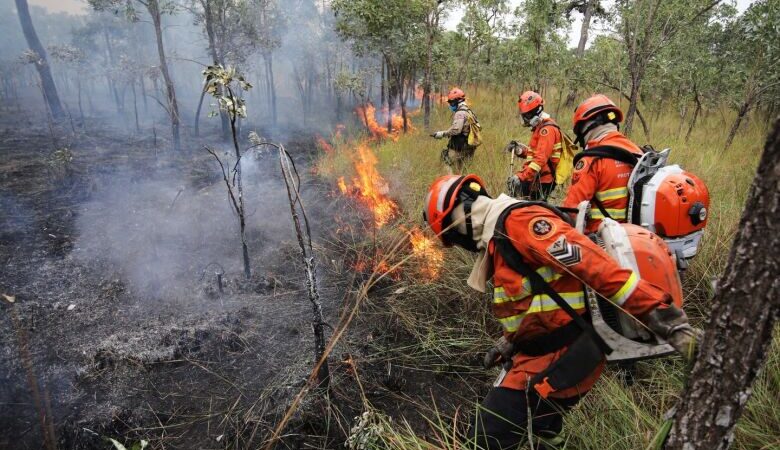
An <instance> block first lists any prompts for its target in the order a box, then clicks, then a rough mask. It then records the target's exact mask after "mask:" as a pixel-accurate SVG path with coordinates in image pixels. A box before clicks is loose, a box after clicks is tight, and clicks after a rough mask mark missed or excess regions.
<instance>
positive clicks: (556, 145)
mask: <svg viewBox="0 0 780 450" xmlns="http://www.w3.org/2000/svg"><path fill="white" fill-rule="evenodd" d="M562 148H563V145H561V143H560V142H559V143H557V144H555V145H553V150H560V149H562Z"/></svg>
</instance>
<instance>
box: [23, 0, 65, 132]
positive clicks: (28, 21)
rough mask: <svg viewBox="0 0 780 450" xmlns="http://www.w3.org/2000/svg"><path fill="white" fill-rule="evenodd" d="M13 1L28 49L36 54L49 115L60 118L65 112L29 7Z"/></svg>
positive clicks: (24, 0) (25, 2) (25, 3)
mask: <svg viewBox="0 0 780 450" xmlns="http://www.w3.org/2000/svg"><path fill="white" fill-rule="evenodd" d="M15 1H16V11H17V13H18V14H19V22H20V23H21V25H22V32H23V33H24V38H25V39H26V40H27V45H29V46H30V49H32V51H34V52H35V53H37V55H38V61H37V62H36V63H35V69H36V70H37V71H38V76H39V77H40V79H41V86H42V87H41V89H42V90H43V93H44V95H45V97H46V103H47V104H48V108H49V111H51V115H52V117H54V119H55V120H59V119H62V118H64V117H65V112H64V110H63V109H62V104H61V103H60V96H59V95H58V94H57V86H56V85H55V84H54V78H53V77H52V76H51V68H50V67H49V62H48V59H47V58H46V51H45V50H44V49H43V45H42V44H41V41H40V40H39V39H38V33H36V32H35V26H34V25H33V22H32V17H30V8H29V7H28V6H27V0H15Z"/></svg>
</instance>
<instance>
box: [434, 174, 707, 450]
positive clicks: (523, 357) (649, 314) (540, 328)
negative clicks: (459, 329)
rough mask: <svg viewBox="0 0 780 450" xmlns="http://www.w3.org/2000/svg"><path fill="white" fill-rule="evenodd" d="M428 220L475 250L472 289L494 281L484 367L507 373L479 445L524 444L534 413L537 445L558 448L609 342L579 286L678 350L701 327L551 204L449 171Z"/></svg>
mask: <svg viewBox="0 0 780 450" xmlns="http://www.w3.org/2000/svg"><path fill="white" fill-rule="evenodd" d="M424 218H425V220H426V222H427V223H428V224H429V225H430V227H431V229H432V230H433V231H434V232H435V233H436V234H437V235H439V237H440V238H441V240H442V242H443V244H444V245H445V246H452V245H458V246H460V247H462V248H465V249H467V250H470V251H472V252H475V253H478V254H479V256H478V257H477V261H476V263H475V265H474V269H473V270H472V273H471V275H470V276H469V280H468V283H469V285H470V286H472V287H473V288H474V289H476V290H478V291H481V292H485V291H486V288H487V282H488V280H489V279H491V278H492V280H493V286H494V287H493V313H494V315H495V317H496V319H497V320H498V321H499V322H500V323H501V325H502V327H503V336H502V337H501V338H500V339H499V340H498V342H497V344H496V346H495V347H494V348H493V349H491V350H490V351H489V352H488V353H487V355H486V356H485V365H486V367H490V366H493V365H496V364H503V365H504V370H503V371H502V372H501V375H500V376H499V379H498V380H497V381H496V383H495V384H494V387H493V388H492V389H491V390H490V392H489V393H488V394H487V397H486V398H485V399H484V401H483V403H482V406H481V407H480V410H479V412H478V413H477V414H476V416H475V419H474V421H473V422H472V424H471V428H470V430H469V434H468V439H471V440H475V441H476V443H477V444H478V445H479V446H480V447H481V448H487V449H491V450H492V449H515V448H516V447H517V446H518V445H519V444H520V443H522V442H526V441H527V437H525V435H524V434H525V429H526V427H527V424H528V411H529V410H530V411H531V414H532V425H533V433H534V435H535V436H536V437H537V438H538V439H539V440H540V444H541V445H547V446H554V445H555V443H556V440H559V439H560V437H559V432H560V430H561V428H562V421H563V417H562V413H563V412H564V411H566V410H568V409H570V408H571V407H573V406H574V405H575V404H576V403H577V402H578V401H579V399H580V398H581V397H582V396H583V395H585V393H587V392H588V390H590V388H591V387H592V386H593V384H594V383H595V382H596V380H597V379H598V378H599V375H600V374H601V372H602V369H603V366H604V361H605V358H604V353H603V352H602V351H601V350H602V349H603V346H601V345H599V342H598V340H599V339H600V337H598V336H594V335H595V331H594V330H593V328H592V327H590V325H589V323H588V322H587V320H588V313H587V310H586V308H585V302H586V293H585V292H584V288H583V283H585V284H587V285H588V286H590V287H591V288H592V289H595V290H596V292H598V293H599V294H600V295H602V296H603V297H604V298H606V299H609V300H610V301H612V302H613V303H615V304H616V305H619V306H620V307H621V308H623V309H625V310H626V311H627V312H629V313H631V314H633V315H634V316H636V317H637V318H639V319H640V320H641V321H642V322H643V323H645V324H646V325H647V326H648V327H649V328H650V329H651V330H652V331H653V332H655V333H656V334H657V335H659V336H661V337H662V338H664V339H666V340H667V341H668V342H669V343H670V344H671V345H672V346H673V347H674V348H675V349H677V350H678V351H680V352H687V351H690V349H691V348H692V347H691V345H692V343H693V342H694V337H695V331H696V330H694V329H693V328H692V327H691V326H690V325H689V324H688V320H687V317H686V316H685V313H684V312H683V311H682V310H681V309H679V308H677V307H676V306H674V305H673V304H671V298H670V295H669V294H667V293H666V292H665V291H664V290H662V289H661V288H659V287H657V286H655V285H653V284H650V283H648V282H647V281H644V280H642V279H640V278H639V277H638V276H637V274H635V273H634V272H633V271H632V270H630V269H625V268H622V267H620V266H619V265H618V264H617V263H616V262H615V261H614V260H613V259H611V258H610V256H609V255H607V253H605V252H604V250H602V249H601V247H599V246H598V245H596V244H594V243H593V242H592V241H591V240H590V239H589V238H588V237H586V236H585V235H583V234H581V233H579V232H578V231H577V230H576V229H574V228H573V227H572V226H571V224H570V223H569V217H568V215H566V214H564V213H562V212H560V211H558V210H557V209H555V208H554V207H552V206H550V205H547V204H546V203H542V202H526V201H519V200H516V199H514V198H511V197H509V196H507V195H504V194H502V195H501V196H499V197H498V198H496V199H493V198H491V197H489V196H488V194H487V192H486V191H485V188H484V184H483V182H482V180H481V179H480V178H479V177H477V176H476V175H466V176H457V175H448V176H443V177H441V178H439V179H437V180H436V181H435V182H434V183H433V185H432V186H431V188H430V191H429V192H428V194H427V197H426V199H425V210H424ZM540 280H543V281H540ZM544 285H546V288H545V287H544ZM545 289H547V290H545ZM550 290H552V291H550ZM588 327H590V329H589V330H588ZM601 344H603V341H601ZM604 345H605V344H604ZM607 351H608V350H607ZM537 448H554V447H542V446H540V447H537Z"/></svg>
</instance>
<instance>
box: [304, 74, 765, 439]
mask: <svg viewBox="0 0 780 450" xmlns="http://www.w3.org/2000/svg"><path fill="white" fill-rule="evenodd" d="M607 94H608V95H609V93H607ZM552 97H553V98H557V97H556V96H552ZM514 101H515V99H514V97H511V96H508V95H505V96H502V95H498V94H496V93H495V92H492V91H489V90H486V89H481V90H479V91H478V93H477V95H474V96H472V97H469V103H470V105H471V107H472V108H473V110H474V111H475V112H476V114H477V115H478V117H479V120H480V122H481V123H482V125H483V134H484V144H483V145H482V146H481V147H480V148H479V149H478V150H477V152H476V155H475V158H474V161H473V163H472V164H471V166H470V167H469V169H468V171H469V172H473V173H476V174H478V175H480V176H481V177H482V178H483V179H484V180H485V182H486V184H487V187H488V190H489V192H491V193H493V194H497V193H499V192H501V191H502V190H503V188H504V184H505V180H506V178H507V177H508V176H509V159H508V155H506V154H505V153H503V151H502V149H503V147H504V146H505V144H506V143H507V142H508V141H509V140H511V139H517V140H520V141H527V140H528V138H529V137H530V133H529V131H528V129H526V128H523V127H522V126H521V124H520V121H519V120H518V119H517V116H516V109H515V103H514ZM548 103H554V102H548ZM554 106H555V105H553V107H550V106H548V108H547V109H548V112H549V113H550V114H551V115H552V116H553V118H555V119H556V120H557V121H558V123H559V124H561V126H562V128H563V129H564V130H570V128H571V115H572V111H570V110H568V109H563V108H561V110H556V109H557V108H554ZM643 112H644V113H645V115H646V118H647V119H648V121H649V125H650V131H651V135H650V136H649V137H648V136H645V135H644V134H643V132H642V130H641V127H638V128H637V129H636V130H635V132H634V134H633V136H632V137H633V139H634V140H635V141H636V142H637V143H638V144H640V145H641V144H646V143H649V144H652V145H653V146H654V147H655V148H656V149H661V148H666V147H669V148H671V149H672V155H671V160H672V162H674V163H680V164H681V165H683V167H685V168H686V169H688V170H690V171H691V172H693V173H695V174H697V175H698V176H699V177H701V178H702V179H703V180H704V181H705V183H706V184H707V186H708V188H709V190H710V195H711V198H712V204H711V207H710V210H711V212H710V219H709V224H708V228H707V231H706V237H705V241H704V244H703V248H702V250H701V252H700V254H699V255H698V256H697V257H696V259H695V260H694V261H693V263H692V264H691V267H690V269H689V270H688V273H687V276H686V278H685V293H686V309H687V310H688V312H689V314H691V316H692V317H693V318H694V320H696V321H697V322H699V323H700V324H701V323H703V322H704V321H705V318H706V317H707V313H708V310H709V303H708V300H707V299H709V298H710V296H711V293H712V286H713V281H714V280H715V279H716V278H717V277H718V276H719V275H720V274H721V273H722V271H723V270H724V268H725V265H726V261H727V258H728V252H729V248H730V246H731V242H732V240H733V237H734V234H735V232H736V230H737V226H738V223H739V219H740V215H741V212H742V205H743V204H744V202H745V199H746V196H747V191H748V188H749V186H750V183H751V181H752V179H753V175H754V173H755V167H756V164H757V163H758V160H759V157H760V152H761V150H762V148H763V143H764V139H765V134H766V128H767V124H766V123H765V121H764V120H761V119H760V118H759V117H754V118H752V120H750V121H749V122H748V123H747V124H746V125H744V126H743V128H742V129H741V131H740V133H739V134H738V135H737V137H736V139H735V141H734V145H733V146H732V148H730V149H729V150H728V151H723V150H722V148H723V144H724V142H725V140H726V134H727V132H728V129H729V126H730V124H731V120H732V119H733V113H732V112H731V111H729V110H727V109H722V110H721V109H718V110H712V111H707V112H706V113H705V114H704V116H703V117H701V118H700V120H699V124H698V125H697V127H696V128H695V129H694V130H693V132H692V134H691V136H690V139H689V140H688V142H686V140H685V134H686V131H687V123H683V124H681V121H680V116H679V114H678V112H677V111H673V110H662V111H656V110H654V109H653V108H652V105H650V106H649V107H647V108H646V110H645V111H643ZM449 119H450V113H449V111H448V110H447V108H446V107H441V106H440V107H437V108H435V109H434V111H433V115H432V124H433V126H432V127H431V129H430V130H424V129H422V125H421V122H422V118H421V117H419V116H415V117H413V119H412V120H413V121H414V123H415V126H416V127H417V129H416V131H414V132H412V133H409V134H406V135H403V136H401V137H400V138H399V139H398V140H397V141H395V142H392V141H387V142H383V143H379V144H375V145H374V152H375V153H376V155H377V157H378V161H379V162H378V165H377V166H378V170H379V173H381V174H382V176H383V177H384V178H385V179H386V180H387V182H388V184H389V186H390V191H389V193H390V196H392V197H393V198H394V199H395V200H396V201H397V202H398V204H399V206H400V217H398V218H397V220H396V222H395V223H394V224H393V225H392V226H388V227H385V228H384V229H381V230H372V231H371V232H370V233H369V234H370V235H371V238H370V240H371V245H370V246H367V245H366V244H365V242H363V244H359V243H355V242H353V243H351V244H350V245H349V246H348V247H351V249H350V251H353V252H366V251H368V250H367V248H369V247H370V248H371V250H370V251H371V252H374V253H377V252H380V253H381V251H382V242H389V241H391V239H388V237H389V236H390V235H392V234H394V233H398V232H400V231H399V230H403V229H408V228H410V227H413V226H415V225H417V226H421V225H422V224H421V220H420V211H421V208H422V203H423V198H424V196H425V194H426V192H427V188H428V186H429V185H430V183H431V182H432V181H433V180H434V179H435V178H436V177H437V176H440V175H442V174H444V173H445V167H444V166H443V165H442V164H441V162H440V161H439V154H440V151H441V149H442V148H443V147H444V146H445V142H444V141H443V140H442V141H437V140H434V139H432V138H430V137H429V133H430V132H432V131H435V130H438V129H446V128H447V127H448V124H449ZM637 125H638V124H637ZM360 133H362V131H361V130H360V128H358V127H355V128H353V129H351V130H348V131H347V132H346V133H345V134H344V135H345V136H358V135H360ZM355 139H362V138H360V137H353V138H349V139H348V138H339V139H336V140H335V142H334V146H335V149H336V150H335V152H333V153H331V154H329V155H325V156H323V157H322V159H321V160H320V162H319V172H320V174H322V175H324V176H326V177H331V178H333V179H334V180H335V179H336V178H337V177H339V176H346V177H347V178H348V179H349V178H350V177H351V176H352V172H353V168H352V163H351V159H350V155H351V153H352V151H351V149H352V148H353V147H354V146H355ZM563 191H564V190H563V189H560V188H559V189H558V191H557V192H556V193H555V194H554V195H553V197H552V198H551V202H552V203H558V202H560V200H561V199H562V197H563V195H564V194H563ZM364 241H365V240H364ZM446 258H447V264H446V265H445V266H444V267H442V270H441V274H440V275H439V277H438V278H437V279H427V278H426V277H422V276H420V275H419V274H420V271H419V270H416V268H415V264H416V265H420V266H424V265H425V264H426V262H425V261H419V260H414V259H413V260H411V261H410V264H409V267H406V268H405V269H404V270H405V271H404V272H403V273H402V274H401V275H399V276H398V277H397V278H396V280H395V282H394V283H395V285H394V286H393V288H396V289H400V290H401V291H402V292H403V295H390V296H375V298H374V299H373V301H372V302H369V306H368V307H367V308H366V311H365V314H367V315H370V316H372V319H371V320H379V321H393V323H397V324H398V326H399V327H400V328H401V329H402V330H403V332H404V333H405V336H407V337H408V339H407V340H406V341H405V342H404V343H403V345H399V347H398V348H396V349H395V351H394V352H393V351H391V352H388V351H386V349H385V350H384V352H383V354H382V356H381V357H382V358H388V359H392V360H393V361H396V362H401V363H403V364H404V365H406V366H407V367H414V366H416V367H419V368H421V370H423V369H422V368H425V369H424V370H436V371H441V372H444V373H446V374H448V375H449V376H452V377H456V378H458V379H460V380H464V379H466V380H467V381H468V383H471V385H475V383H485V384H486V383H487V381H485V380H488V379H489V378H490V377H491V376H494V374H493V373H492V372H488V371H483V370H482V369H480V368H478V367H476V366H475V365H474V364H473V356H474V354H477V353H479V352H482V351H484V350H485V349H486V348H487V346H488V345H490V342H491V340H492V339H493V338H495V337H497V335H498V333H499V330H498V327H497V325H496V323H495V322H494V321H493V320H492V318H491V317H490V313H489V309H488V306H489V299H488V298H486V296H485V295H482V294H479V293H476V292H474V291H473V290H471V289H470V288H468V287H467V286H466V283H465V278H466V276H467V274H468V271H469V269H470V265H471V262H472V256H471V255H469V254H468V253H467V252H464V251H462V250H458V249H449V250H446ZM396 292H398V291H396ZM739 300H740V299H734V301H739ZM371 305H373V306H371ZM373 316H375V317H373ZM778 350H779V349H778V344H777V339H775V345H773V347H772V351H771V355H770V358H769V361H768V363H767V366H766V368H765V370H764V371H763V372H762V374H761V376H760V378H759V380H758V382H757V383H756V386H755V389H754V394H753V398H752V399H751V400H750V402H749V404H748V408H747V412H746V414H745V415H744V416H743V417H742V419H741V420H740V422H739V425H738V428H737V434H736V441H735V447H736V448H740V449H742V448H750V449H769V448H780V408H778V407H777V404H776V403H777V399H778V398H780V360H779V359H780V358H779V357H778V353H779V352H778ZM431 368H433V369H431ZM686 371H687V369H686V367H684V364H683V363H682V362H681V361H680V360H679V359H675V358H671V359H667V360H662V361H647V362H642V363H640V364H639V365H638V368H637V376H636V382H635V383H634V384H633V385H632V386H627V385H626V384H625V382H624V381H623V378H622V376H621V375H620V374H619V373H618V371H617V370H616V369H614V368H613V369H610V370H608V371H607V372H606V374H605V376H604V377H603V379H602V380H601V381H600V382H599V383H598V384H597V386H596V387H595V388H594V390H593V391H592V392H591V393H590V394H589V395H588V396H587V397H586V398H585V400H584V401H583V402H581V404H580V405H579V406H578V407H577V408H576V409H575V410H574V411H573V412H572V413H571V414H569V415H568V416H567V419H566V426H565V429H564V432H565V435H566V438H567V444H566V448H569V449H604V448H610V449H638V448H645V447H646V446H647V445H648V444H649V443H650V442H651V441H652V439H653V436H654V435H655V433H656V432H657V430H658V429H659V428H660V426H661V424H662V423H663V420H664V419H663V416H664V413H665V412H666V411H667V410H668V409H669V408H670V407H671V406H672V405H673V404H674V402H675V400H676V396H677V393H678V392H679V391H680V390H681V389H682V387H683V385H684V379H685V373H686ZM480 390H481V391H482V392H484V389H477V388H474V389H472V390H470V391H467V392H462V393H461V394H462V398H463V399H464V407H465V408H466V409H468V407H469V406H473V405H474V404H475V403H476V402H477V401H479V398H478V395H477V392H478V391H480ZM416 400H417V401H416V403H417V406H418V408H420V409H422V410H423V411H424V414H425V415H427V417H428V422H429V424H428V429H429V432H428V433H426V434H425V435H421V434H419V433H418V432H415V431H414V430H415V429H417V427H413V426H410V425H409V424H407V423H404V422H403V420H401V421H399V420H395V421H389V420H387V419H386V418H384V416H383V415H382V411H373V412H372V414H374V413H375V414H376V416H377V417H379V419H376V420H377V423H378V424H379V425H378V427H377V428H375V429H379V430H382V432H381V433H379V435H378V437H377V440H376V445H377V446H378V447H381V448H397V449H411V448H453V449H454V448H464V446H463V445H462V444H460V443H458V442H457V439H456V438H455V437H454V434H453V431H452V423H453V421H454V420H455V421H456V419H455V418H453V417H452V412H451V411H450V412H444V411H441V410H439V409H438V408H437V407H436V405H435V400H432V399H430V398H419V399H416ZM461 419H462V418H461ZM431 436H433V437H431Z"/></svg>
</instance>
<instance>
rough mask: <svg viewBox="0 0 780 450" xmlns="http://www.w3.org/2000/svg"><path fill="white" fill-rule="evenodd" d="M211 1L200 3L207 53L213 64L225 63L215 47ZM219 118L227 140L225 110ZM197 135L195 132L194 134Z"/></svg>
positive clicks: (224, 137)
mask: <svg viewBox="0 0 780 450" xmlns="http://www.w3.org/2000/svg"><path fill="white" fill-rule="evenodd" d="M212 1H213V0H202V1H201V4H202V5H203V17H204V25H205V27H206V37H207V38H208V41H209V53H211V60H212V61H213V62H214V64H221V65H223V66H224V65H225V61H223V58H221V57H220V52H219V50H218V49H217V39H216V36H215V33H214V10H213V9H212ZM217 91H218V92H217V94H218V95H221V94H222V87H221V86H217ZM202 98H203V95H201V99H202ZM198 111H200V104H198ZM219 119H220V122H221V124H222V139H224V140H227V139H228V138H229V137H230V118H228V115H227V113H226V112H225V111H222V109H220V110H219ZM197 122H198V119H197V118H195V123H197ZM196 136H197V134H196Z"/></svg>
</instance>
